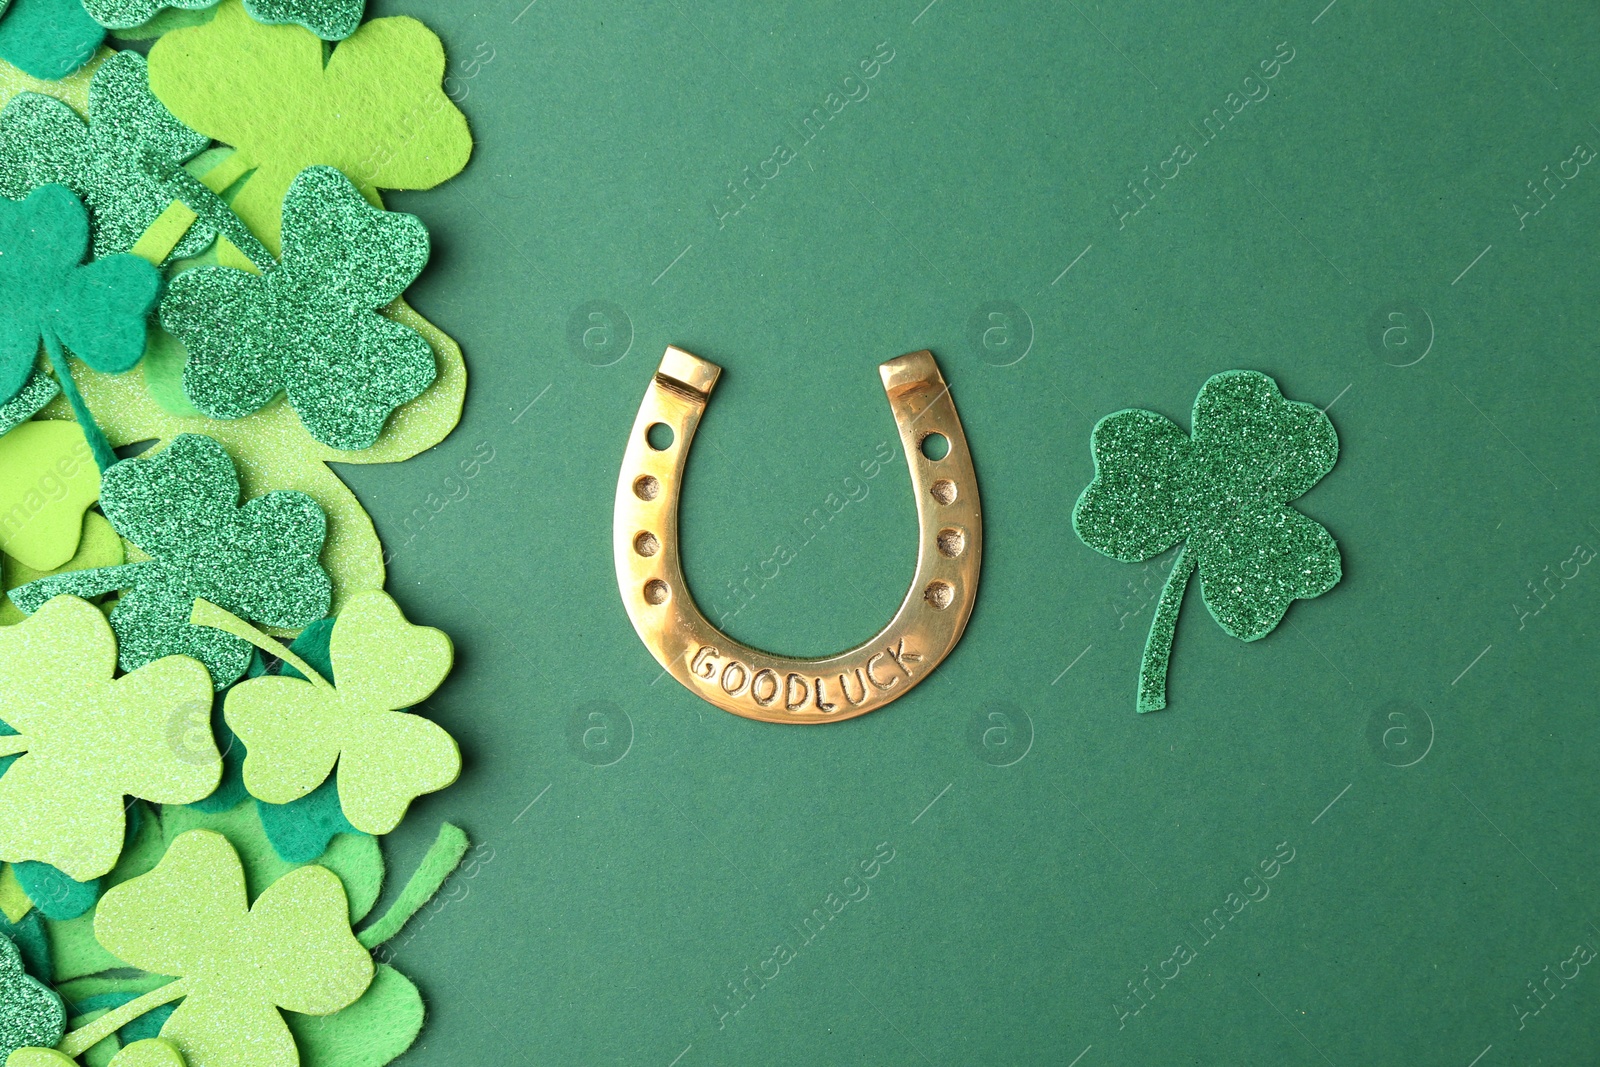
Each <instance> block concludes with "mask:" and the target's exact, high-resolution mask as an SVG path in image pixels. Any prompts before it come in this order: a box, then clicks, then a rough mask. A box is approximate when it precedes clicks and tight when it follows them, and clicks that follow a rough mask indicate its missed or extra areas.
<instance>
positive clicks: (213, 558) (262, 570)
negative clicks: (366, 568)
mask: <svg viewBox="0 0 1600 1067" xmlns="http://www.w3.org/2000/svg"><path fill="white" fill-rule="evenodd" d="M239 494H240V490H239V476H238V473H237V472H236V471H235V470H234V467H233V461H232V460H231V459H229V458H228V454H227V453H226V452H224V451H223V449H222V446H221V445H219V444H217V442H215V441H213V440H212V439H211V438H209V437H203V436H201V435H199V434H180V435H179V436H178V437H175V438H174V439H173V441H172V444H170V445H168V446H167V447H166V448H164V449H162V450H161V451H159V452H156V453H154V454H153V455H150V456H140V457H138V458H136V459H127V460H123V461H122V462H121V463H118V464H116V465H114V466H112V467H111V468H109V469H108V470H107V471H106V472H105V474H104V475H103V476H102V478H101V484H100V508H101V510H102V511H104V512H105V514H106V518H108V519H110V520H111V525H112V526H114V527H115V528H116V531H117V533H119V534H121V535H122V537H123V538H125V539H126V540H127V541H129V542H131V543H132V544H134V545H136V546H138V548H139V549H140V550H142V551H143V552H145V553H146V554H148V555H149V556H151V557H152V558H151V559H148V560H144V561H142V562H139V563H129V564H124V565H122V566H120V567H106V568H101V569H98V570H84V571H69V572H67V573H65V574H57V575H51V576H50V577H47V578H40V579H38V580H37V581H33V582H29V583H28V584H27V585H24V586H22V587H21V588H19V589H13V590H11V594H10V595H11V601H12V603H14V604H16V605H17V607H19V608H21V609H22V610H23V611H24V612H26V613H28V614H30V615H31V614H32V613H33V612H35V611H37V610H38V609H39V607H40V606H41V605H43V604H44V603H45V601H47V600H49V599H50V598H51V597H55V596H59V595H61V594H62V593H71V594H73V595H74V596H84V597H90V596H100V595H102V594H104V593H108V592H111V591H112V590H117V589H121V590H125V592H123V594H122V596H121V597H120V598H118V600H117V602H116V607H115V608H113V609H112V611H111V628H112V629H113V630H114V631H116V635H117V644H118V658H119V662H120V663H121V665H122V669H123V670H125V671H132V670H136V669H137V668H139V667H141V666H143V665H144V664H146V663H150V662H152V661H154V660H157V659H160V658H161V657H163V656H172V655H182V656H193V657H194V658H195V659H197V660H199V661H200V662H201V663H203V664H205V666H206V669H207V670H208V671H210V672H211V680H212V682H213V684H214V685H215V686H216V687H217V688H218V689H224V688H226V687H227V686H229V685H230V684H232V683H233V682H234V681H235V680H236V679H237V678H238V677H239V676H240V675H242V674H243V673H244V671H245V668H246V667H247V666H249V663H250V657H251V651H252V650H251V647H250V645H249V644H248V643H246V642H245V641H243V640H241V639H240V638H237V637H234V636H233V635H231V634H227V633H224V632H222V631H221V630H215V629H210V628H207V627H199V626H191V625H190V624H189V613H190V612H191V611H192V610H193V608H194V601H195V598H196V597H204V598H205V599H206V600H209V601H211V602H212V603H214V604H220V605H222V606H223V607H226V608H227V609H228V610H229V611H231V612H233V613H234V614H236V615H239V616H240V617H242V618H246V619H249V620H251V621H253V622H257V623H260V624H261V625H263V626H277V627H284V628H287V629H295V630H297V629H300V628H301V627H304V626H307V625H309V624H311V623H313V622H316V621H317V620H318V619H321V618H323V617H324V616H325V615H327V614H328V605H329V601H330V599H331V597H332V583H331V582H330V581H329V579H328V574H327V572H326V571H324V570H323V569H322V564H321V563H320V562H318V557H319V556H320V555H321V553H322V542H323V538H324V537H325V536H326V533H327V520H326V519H325V518H324V516H323V513H322V509H321V508H320V507H318V506H317V503H316V501H314V500H312V499H311V497H309V496H307V495H306V494H304V493H301V492H296V491H292V490H278V491H276V492H271V493H267V494H266V495H264V496H259V497H255V498H254V499H252V500H249V501H247V502H246V503H245V504H244V505H243V506H242V507H241V506H240V504H239Z"/></svg>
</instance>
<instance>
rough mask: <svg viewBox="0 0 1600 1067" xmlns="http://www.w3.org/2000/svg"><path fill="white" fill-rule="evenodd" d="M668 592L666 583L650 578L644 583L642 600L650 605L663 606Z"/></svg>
mask: <svg viewBox="0 0 1600 1067" xmlns="http://www.w3.org/2000/svg"><path fill="white" fill-rule="evenodd" d="M669 592H670V590H669V589H668V588H667V583H666V582H663V581H662V580H661V579H660V578H652V579H650V580H649V581H648V582H645V583H644V598H645V600H647V601H649V602H650V603H652V604H665V603H666V602H667V594H668V593H669Z"/></svg>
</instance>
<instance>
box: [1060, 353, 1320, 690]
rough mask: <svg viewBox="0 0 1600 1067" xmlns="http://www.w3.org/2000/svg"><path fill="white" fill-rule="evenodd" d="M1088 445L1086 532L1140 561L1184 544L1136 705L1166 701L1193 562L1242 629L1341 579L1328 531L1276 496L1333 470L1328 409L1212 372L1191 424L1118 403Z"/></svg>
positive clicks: (1257, 377)
mask: <svg viewBox="0 0 1600 1067" xmlns="http://www.w3.org/2000/svg"><path fill="white" fill-rule="evenodd" d="M1091 448H1092V450H1093V452H1094V464H1095V475H1094V480H1093V481H1092V482H1091V483H1090V484H1089V487H1088V488H1087V489H1085V490H1084V491H1083V495H1081V496H1080V497H1079V498H1078V503H1077V506H1076V507H1075V508H1074V509H1073V512H1072V525H1073V529H1075V530H1076V531H1077V533H1078V536H1079V538H1081V539H1082V540H1083V542H1084V544H1086V545H1088V546H1089V547H1090V548H1092V549H1094V550H1095V551H1097V552H1100V553H1103V554H1104V555H1107V556H1110V557H1111V558H1112V559H1116V560H1121V561H1122V562H1124V563H1136V562H1139V561H1140V560H1145V559H1149V558H1150V557H1152V556H1156V555H1159V554H1160V553H1162V552H1165V551H1166V550H1167V549H1169V548H1171V547H1172V546H1173V545H1175V544H1177V543H1178V542H1179V541H1182V542H1184V547H1183V549H1182V551H1181V552H1180V553H1179V555H1178V558H1177V560H1176V561H1175V562H1174V563H1173V565H1172V572H1171V574H1170V575H1169V576H1168V578H1167V582H1166V586H1165V587H1164V588H1163V590H1162V592H1161V599H1160V601H1159V603H1158V604H1157V606H1156V611H1155V615H1154V618H1153V619H1152V621H1151V624H1150V637H1149V640H1148V641H1147V642H1146V644H1145V651H1144V659H1143V663H1142V664H1141V667H1140V671H1139V700H1138V708H1139V710H1140V711H1156V710H1159V709H1161V708H1163V707H1165V706H1166V677H1167V661H1168V659H1169V658H1170V656H1171V651H1172V637H1173V632H1174V629H1175V627H1176V625H1177V618H1178V609H1179V608H1180V607H1181V605H1182V603H1183V593H1184V589H1185V587H1186V586H1187V585H1188V582H1189V577H1190V575H1192V574H1193V573H1194V571H1195V570H1196V568H1198V569H1199V571H1200V586H1201V592H1202V595H1203V597H1204V599H1205V603H1206V607H1207V608H1208V609H1209V610H1210V612H1211V615H1212V617H1213V618H1214V619H1216V620H1217V623H1218V625H1220V626H1221V627H1222V628H1223V630H1225V631H1226V632H1227V633H1229V634H1231V635H1232V636H1234V637H1237V638H1239V639H1240V640H1243V641H1255V640H1257V639H1259V638H1262V637H1265V636H1266V635H1267V634H1268V633H1270V632H1271V631H1272V629H1273V628H1274V627H1276V626H1277V625H1278V623H1279V621H1280V620H1281V619H1282V618H1283V615H1284V613H1285V612H1286V611H1288V610H1289V603H1290V602H1291V601H1293V600H1295V599H1299V598H1307V597H1314V596H1320V595H1322V594H1323V593H1326V592H1327V591H1328V590H1329V589H1332V588H1333V586H1334V585H1335V584H1336V583H1337V582H1338V581H1339V578H1340V575H1341V573H1342V571H1341V565H1340V559H1339V547H1338V545H1336V544H1335V543H1334V540H1333V537H1332V535H1330V534H1329V533H1328V531H1327V530H1326V529H1324V528H1323V527H1322V525H1321V524H1320V523H1317V522H1314V521H1312V520H1311V519H1309V518H1307V517H1306V516H1305V515H1303V514H1301V513H1300V512H1299V511H1296V510H1295V509H1293V508H1290V507H1287V506H1286V505H1287V504H1288V502H1289V501H1291V500H1293V499H1295V498H1296V497H1299V496H1301V495H1302V494H1304V493H1305V492H1307V491H1308V490H1309V489H1310V488H1311V487H1312V486H1313V485H1315V484H1316V483H1317V482H1318V481H1320V480H1321V479H1322V477H1323V476H1324V475H1326V474H1327V473H1328V472H1329V471H1331V470H1332V469H1333V464H1334V461H1335V459H1337V458H1338V455H1339V439H1338V436H1337V435H1336V434H1335V433H1334V429H1333V423H1331V422H1330V421H1329V420H1328V417H1327V415H1325V414H1323V412H1322V411H1320V410H1318V409H1317V408H1315V407H1313V406H1312V405H1310V404H1304V403H1299V402H1295V401H1290V400H1285V399H1284V397H1283V395H1282V393H1280V392H1279V391H1278V385H1277V383H1276V382H1274V381H1273V380H1272V379H1271V378H1269V377H1267V376H1266V375H1265V374H1261V373H1258V372H1256V371H1226V372H1224V373H1222V374H1217V375H1214V376H1213V377H1212V378H1210V379H1209V380H1208V381H1207V382H1206V383H1205V385H1204V386H1203V387H1201V390H1200V395H1199V396H1198V397H1197V398H1196V399H1195V404H1194V415H1193V434H1192V435H1189V434H1185V433H1184V432H1183V430H1181V429H1180V428H1179V427H1178V426H1177V425H1176V424H1174V423H1173V422H1172V421H1171V420H1169V419H1167V418H1165V417H1164V416H1161V415H1158V414H1156V413H1155V412H1152V411H1140V410H1127V411H1118V412H1116V413H1114V414H1111V415H1107V416H1106V417H1105V418H1103V419H1101V420H1100V422H1099V423H1098V424H1096V426H1095V428H1094V433H1093V435H1092V438H1091Z"/></svg>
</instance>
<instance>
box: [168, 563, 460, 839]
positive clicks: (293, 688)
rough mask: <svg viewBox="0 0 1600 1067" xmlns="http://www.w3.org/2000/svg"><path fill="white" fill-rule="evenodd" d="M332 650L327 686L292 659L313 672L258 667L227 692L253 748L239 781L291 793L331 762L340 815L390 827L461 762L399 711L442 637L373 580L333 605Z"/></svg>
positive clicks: (436, 670) (436, 660) (258, 790)
mask: <svg viewBox="0 0 1600 1067" xmlns="http://www.w3.org/2000/svg"><path fill="white" fill-rule="evenodd" d="M200 611H201V609H197V611H196V619H197V620H199V619H200ZM210 624H211V625H214V623H210ZM329 652H330V655H331V659H332V662H333V677H334V682H335V684H333V685H330V684H329V683H328V682H327V681H326V680H325V679H323V678H321V677H320V676H318V675H316V674H315V672H313V671H312V670H311V668H310V667H302V666H301V665H300V664H298V663H296V664H295V667H296V668H297V669H299V670H300V671H301V673H302V674H304V675H305V676H306V678H308V679H311V680H310V681H301V680H300V679H297V678H290V677H288V676H286V675H263V676H262V677H260V678H254V679H249V680H247V681H244V682H241V683H240V684H239V685H237V686H235V687H234V688H233V689H232V690H230V691H229V693H228V698H227V704H226V707H225V709H224V715H225V716H226V718H227V720H228V725H229V726H230V727H232V728H233V731H234V733H236V734H238V735H239V739H240V740H241V741H243V742H244V745H245V749H246V750H247V752H248V753H249V755H247V756H246V757H245V761H244V784H245V788H246V789H248V790H249V791H250V794H251V795H252V796H254V797H256V798H257V799H259V800H264V801H266V802H267V803H269V804H287V803H289V802H290V801H293V800H298V799H299V798H300V797H303V796H305V795H306V794H307V793H310V792H311V791H312V790H314V789H316V788H317V786H319V785H321V784H322V783H323V782H324V781H325V780H326V779H327V777H328V775H329V774H330V773H332V771H333V768H334V764H335V763H337V764H338V767H339V776H338V782H339V805H340V807H342V808H343V809H344V815H345V818H347V819H349V820H350V824H351V825H352V826H354V827H355V828H356V829H358V830H362V831H365V832H366V833H369V834H386V833H388V832H389V831H390V830H393V829H394V828H395V826H396V825H398V824H399V822H400V819H401V818H402V817H403V816H404V815H405V812H406V808H407V807H408V806H409V805H410V803H411V802H412V801H413V800H414V799H416V798H417V797H419V796H421V795H422V794H424V793H432V792H434V791H436V790H439V789H443V788H444V787H445V786H447V785H449V784H450V783H452V782H454V781H455V780H456V777H457V776H458V775H459V774H460V773H461V753H460V751H459V750H458V749H457V748H456V743H455V741H454V740H453V739H452V738H451V737H450V735H449V734H448V733H446V732H445V731H444V730H443V729H442V728H441V727H439V726H438V725H437V724H435V723H433V722H431V721H430V720H428V719H425V718H423V717H422V716H421V715H414V714H412V713H410V712H408V711H402V710H400V709H402V708H408V707H410V706H412V705H413V704H417V703H420V702H421V701H423V700H426V699H427V698H428V696H429V695H430V694H431V693H432V692H433V691H434V690H435V689H437V688H438V686H439V683H440V682H442V681H444V678H445V675H447V674H449V673H450V664H451V660H452V658H453V651H452V649H451V645H450V638H448V637H446V636H445V634H444V633H443V632H442V631H440V630H435V629H433V628H432V627H427V626H413V625H411V624H410V623H409V622H407V621H406V618H405V616H404V615H402V614H401V612H400V608H399V607H398V606H397V605H396V604H395V602H394V600H393V599H392V598H391V597H390V596H389V595H388V594H387V593H385V592H383V591H382V590H378V589H370V590H366V591H363V592H361V593H357V594H356V595H355V596H353V597H351V598H350V600H349V601H348V603H346V605H345V607H344V610H343V611H341V612H340V613H339V616H338V619H337V621H335V623H334V626H333V636H332V638H331V641H330V645H329ZM291 662H292V661H291Z"/></svg>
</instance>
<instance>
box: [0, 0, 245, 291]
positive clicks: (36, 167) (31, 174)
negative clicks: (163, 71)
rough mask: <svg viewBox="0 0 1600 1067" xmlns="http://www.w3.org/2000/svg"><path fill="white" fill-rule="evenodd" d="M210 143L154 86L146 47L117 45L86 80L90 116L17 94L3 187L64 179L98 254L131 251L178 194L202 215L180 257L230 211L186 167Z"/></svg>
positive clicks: (1, 169) (6, 128)
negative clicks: (89, 221) (86, 216)
mask: <svg viewBox="0 0 1600 1067" xmlns="http://www.w3.org/2000/svg"><path fill="white" fill-rule="evenodd" d="M9 17H10V16H8V18H9ZM4 25H5V22H4V21H3V20H0V27H3V26H4ZM210 143H211V140H210V138H208V137H205V136H204V135H202V134H198V133H195V132H194V131H193V130H191V129H189V128H188V127H187V126H185V125H184V124H183V123H181V122H179V121H178V120H177V119H175V118H173V117H172V113H171V112H170V111H168V110H167V109H166V107H165V106H164V105H163V104H162V103H161V101H159V100H157V99H156V98H155V96H154V95H153V94H152V93H151V92H150V80H149V73H148V70H147V68H146V65H145V60H144V57H143V56H141V55H140V54H139V53H137V52H133V51H122V52H117V53H116V54H115V55H112V56H109V57H107V58H106V60H105V61H104V62H102V63H101V64H100V66H99V67H98V68H96V70H95V72H94V78H93V80H91V81H90V83H89V121H88V124H87V125H85V123H84V121H83V119H81V118H79V117H78V113H77V112H76V111H74V110H73V109H72V108H71V106H69V105H68V104H65V103H63V102H62V101H60V100H57V99H56V98H55V97H52V96H45V95H43V94H40V93H18V94H17V95H16V96H14V97H12V98H11V100H10V102H8V103H7V104H6V106H5V108H4V110H0V195H4V196H9V197H12V198H17V197H21V196H24V195H26V194H27V192H28V191H29V190H31V189H34V188H36V187H38V186H40V185H44V184H46V183H50V182H55V183H58V184H61V185H65V186H66V187H67V188H69V189H71V190H72V191H73V192H74V193H76V194H77V195H78V196H79V197H81V198H82V199H83V201H84V202H85V203H86V204H87V205H88V206H89V209H90V211H91V212H92V213H93V215H94V252H95V255H97V256H105V255H110V254H112V253H116V252H126V251H128V250H129V249H131V248H132V247H133V246H134V243H135V242H136V241H138V240H139V237H140V235H142V234H143V233H144V232H145V230H147V229H149V227H150V224H151V223H153V222H155V221H156V219H157V218H159V217H160V216H161V213H162V212H163V211H165V210H166V209H167V207H168V206H169V205H170V204H171V203H172V202H173V201H174V200H182V201H184V202H185V203H187V204H189V206H190V207H191V208H193V209H195V210H196V211H197V212H199V213H200V214H201V215H202V216H203V219H202V221H200V222H197V223H195V225H193V226H192V227H190V229H189V232H188V233H187V234H185V235H184V237H183V238H182V239H181V240H180V241H178V243H177V246H176V247H175V248H174V249H173V250H172V254H171V257H170V258H173V259H182V258H185V257H188V256H193V255H197V254H199V253H200V252H201V251H202V250H204V249H205V247H206V246H207V245H208V244H210V243H211V241H212V239H213V238H214V237H215V236H216V228H215V226H214V225H213V222H212V221H206V220H213V221H214V220H216V219H219V218H220V217H221V215H222V213H223V212H224V211H225V208H224V207H223V206H222V204H221V201H220V200H218V199H217V198H216V197H215V196H214V195H213V194H212V193H211V192H210V190H208V189H206V188H205V186H203V185H201V184H200V182H199V181H198V180H197V179H195V178H194V177H193V176H192V175H190V174H189V172H188V171H186V170H184V169H183V164H184V163H186V162H188V161H189V160H190V159H193V158H194V157H195V156H197V155H199V154H200V153H201V152H202V151H204V150H205V149H206V147H207V146H208V145H210ZM230 236H231V234H230Z"/></svg>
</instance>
